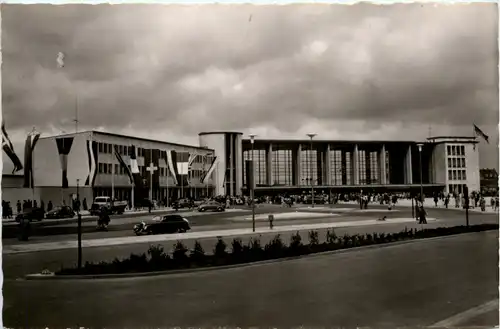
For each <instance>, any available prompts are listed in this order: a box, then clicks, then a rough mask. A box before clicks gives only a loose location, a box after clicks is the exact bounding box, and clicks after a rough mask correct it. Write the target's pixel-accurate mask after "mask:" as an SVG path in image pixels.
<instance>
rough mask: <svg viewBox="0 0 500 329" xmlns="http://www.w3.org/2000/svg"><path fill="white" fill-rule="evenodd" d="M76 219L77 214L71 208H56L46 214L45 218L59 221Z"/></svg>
mask: <svg viewBox="0 0 500 329" xmlns="http://www.w3.org/2000/svg"><path fill="white" fill-rule="evenodd" d="M73 217H75V212H74V211H73V209H71V207H68V206H62V207H55V208H54V209H52V210H51V211H49V212H47V214H45V218H47V219H59V218H73Z"/></svg>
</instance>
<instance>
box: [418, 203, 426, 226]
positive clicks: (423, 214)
mask: <svg viewBox="0 0 500 329" xmlns="http://www.w3.org/2000/svg"><path fill="white" fill-rule="evenodd" d="M419 208H420V209H419V212H418V213H419V221H418V223H419V224H427V219H426V216H427V213H426V212H425V209H424V207H423V206H421V207H419Z"/></svg>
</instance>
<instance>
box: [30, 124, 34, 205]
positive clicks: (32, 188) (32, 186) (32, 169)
mask: <svg viewBox="0 0 500 329" xmlns="http://www.w3.org/2000/svg"><path fill="white" fill-rule="evenodd" d="M34 133H35V127H33V130H32V132H31V134H30V135H31V136H30V144H31V145H30V146H32V145H33V135H34ZM34 155H35V149H34V148H33V149H31V171H30V185H31V194H32V198H33V203H35V185H34V181H33V176H34V175H33V171H34V169H35V167H34V163H35V156H34Z"/></svg>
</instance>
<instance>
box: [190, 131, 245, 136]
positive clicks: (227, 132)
mask: <svg viewBox="0 0 500 329" xmlns="http://www.w3.org/2000/svg"><path fill="white" fill-rule="evenodd" d="M222 134H236V135H243V133H242V132H240V131H202V132H201V133H198V136H202V135H222Z"/></svg>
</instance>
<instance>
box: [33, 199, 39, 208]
mask: <svg viewBox="0 0 500 329" xmlns="http://www.w3.org/2000/svg"><path fill="white" fill-rule="evenodd" d="M33 208H38V202H36V200H33Z"/></svg>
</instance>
